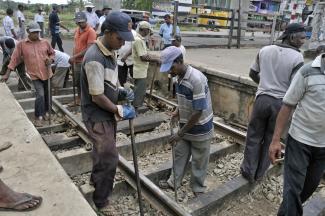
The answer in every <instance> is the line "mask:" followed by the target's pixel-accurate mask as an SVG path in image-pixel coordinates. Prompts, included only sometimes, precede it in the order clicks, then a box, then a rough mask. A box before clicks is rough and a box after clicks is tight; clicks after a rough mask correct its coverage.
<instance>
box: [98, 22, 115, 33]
mask: <svg viewBox="0 0 325 216" xmlns="http://www.w3.org/2000/svg"><path fill="white" fill-rule="evenodd" d="M105 31H108V32H116V30H115V29H113V28H112V26H111V25H110V24H109V22H108V20H107V19H105V21H104V22H103V24H102V26H101V28H100V36H102V35H104V32H105Z"/></svg>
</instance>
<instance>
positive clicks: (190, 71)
mask: <svg viewBox="0 0 325 216" xmlns="http://www.w3.org/2000/svg"><path fill="white" fill-rule="evenodd" d="M191 73H192V67H191V66H190V65H188V66H187V70H186V73H185V75H184V78H183V79H189V78H190V76H191Z"/></svg>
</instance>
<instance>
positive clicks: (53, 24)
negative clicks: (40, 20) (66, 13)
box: [49, 11, 60, 35]
mask: <svg viewBox="0 0 325 216" xmlns="http://www.w3.org/2000/svg"><path fill="white" fill-rule="evenodd" d="M49 24H50V31H51V34H52V35H53V34H58V33H60V18H59V16H58V14H57V13H56V12H55V11H52V13H51V14H50V16H49Z"/></svg>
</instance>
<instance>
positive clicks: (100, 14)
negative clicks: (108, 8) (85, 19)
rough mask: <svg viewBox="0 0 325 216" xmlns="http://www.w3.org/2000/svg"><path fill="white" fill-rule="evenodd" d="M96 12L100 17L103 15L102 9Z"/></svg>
mask: <svg viewBox="0 0 325 216" xmlns="http://www.w3.org/2000/svg"><path fill="white" fill-rule="evenodd" d="M95 14H96V15H97V17H98V18H100V17H101V16H102V11H101V10H96V11H95Z"/></svg>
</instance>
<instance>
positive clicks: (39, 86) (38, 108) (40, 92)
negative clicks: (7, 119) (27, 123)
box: [33, 80, 49, 118]
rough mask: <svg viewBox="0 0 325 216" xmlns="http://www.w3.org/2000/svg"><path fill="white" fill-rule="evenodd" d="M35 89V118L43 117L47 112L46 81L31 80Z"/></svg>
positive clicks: (47, 92)
mask: <svg viewBox="0 0 325 216" xmlns="http://www.w3.org/2000/svg"><path fill="white" fill-rule="evenodd" d="M33 84H34V87H35V91H36V92H35V94H36V100H35V117H36V118H38V117H41V116H44V115H45V113H46V112H48V111H49V95H48V94H49V91H48V81H47V80H33Z"/></svg>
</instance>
